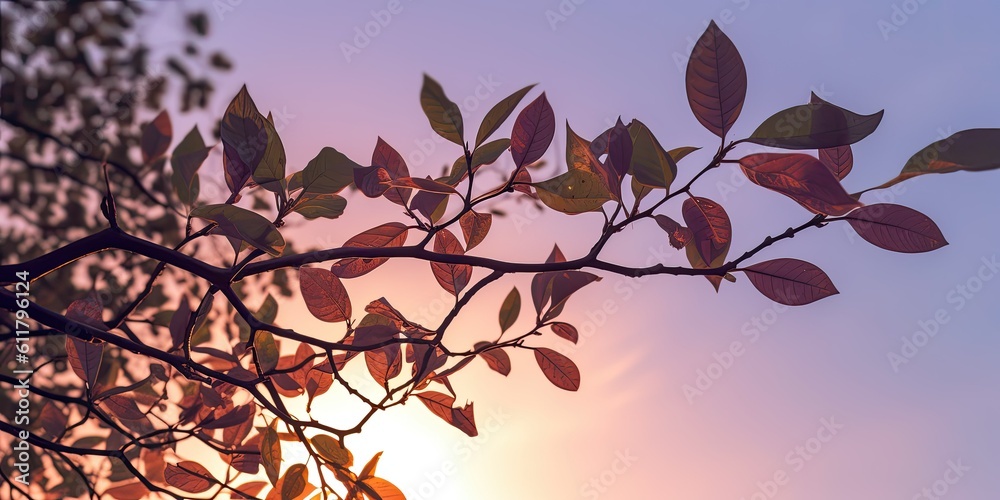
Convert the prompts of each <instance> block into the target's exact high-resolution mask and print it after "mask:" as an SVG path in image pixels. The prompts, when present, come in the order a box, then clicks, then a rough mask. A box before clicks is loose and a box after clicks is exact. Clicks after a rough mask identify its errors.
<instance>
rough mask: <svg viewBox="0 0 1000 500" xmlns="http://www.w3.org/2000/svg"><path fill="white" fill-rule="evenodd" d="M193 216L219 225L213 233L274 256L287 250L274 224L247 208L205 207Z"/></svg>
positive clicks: (224, 205)
mask: <svg viewBox="0 0 1000 500" xmlns="http://www.w3.org/2000/svg"><path fill="white" fill-rule="evenodd" d="M191 216H192V217H198V218H201V219H205V220H210V221H212V222H215V223H217V224H218V226H217V227H216V228H215V229H213V230H212V232H213V233H219V234H223V235H226V236H228V237H230V238H235V239H238V240H240V241H245V242H246V243H249V244H250V245H252V246H253V247H254V248H257V249H258V250H262V251H264V252H266V253H268V254H271V255H273V256H278V255H281V252H282V250H284V249H285V239H284V238H283V237H282V236H281V233H280V232H278V229H277V228H276V227H274V224H272V223H271V221H269V220H267V219H265V218H264V217H262V216H261V215H258V214H257V213H255V212H251V211H249V210H247V209H245V208H240V207H237V206H235V205H227V204H220V205H204V206H200V207H198V208H195V209H194V210H192V211H191Z"/></svg>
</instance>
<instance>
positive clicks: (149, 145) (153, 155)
mask: <svg viewBox="0 0 1000 500" xmlns="http://www.w3.org/2000/svg"><path fill="white" fill-rule="evenodd" d="M172 138H173V130H172V127H171V125H170V115H169V114H167V112H166V111H160V114H158V115H156V118H154V119H153V121H151V122H149V123H148V124H147V125H146V126H144V127H143V128H142V140H141V142H140V144H141V148H140V149H141V150H142V162H143V163H144V164H148V163H149V162H151V161H153V160H155V159H157V158H159V157H161V156H163V154H164V153H166V152H167V148H168V147H170V140H171V139H172Z"/></svg>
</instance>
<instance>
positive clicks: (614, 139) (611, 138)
mask: <svg viewBox="0 0 1000 500" xmlns="http://www.w3.org/2000/svg"><path fill="white" fill-rule="evenodd" d="M608 162H610V163H611V166H613V167H614V169H615V172H617V173H618V178H619V179H621V178H622V177H624V176H625V174H626V173H628V168H629V165H631V164H632V136H631V135H629V132H628V127H626V126H625V124H624V123H622V119H621V117H620V116H619V117H618V122H617V123H615V126H614V128H612V129H611V130H609V131H608Z"/></svg>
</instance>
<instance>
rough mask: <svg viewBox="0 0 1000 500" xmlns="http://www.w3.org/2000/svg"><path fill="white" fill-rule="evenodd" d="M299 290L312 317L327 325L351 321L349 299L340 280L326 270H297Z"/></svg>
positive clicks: (312, 268)
mask: <svg viewBox="0 0 1000 500" xmlns="http://www.w3.org/2000/svg"><path fill="white" fill-rule="evenodd" d="M299 288H300V289H301V291H302V298H303V299H304V300H305V302H306V307H307V308H309V312H311V313H312V315H313V316H315V317H317V318H319V319H321V320H323V321H326V322H328V323H337V322H340V321H347V320H349V319H351V298H350V296H348V295H347V289H346V288H344V285H343V283H341V282H340V278H338V277H337V275H335V274H333V273H332V272H330V271H327V270H326V269H319V268H314V267H302V268H299Z"/></svg>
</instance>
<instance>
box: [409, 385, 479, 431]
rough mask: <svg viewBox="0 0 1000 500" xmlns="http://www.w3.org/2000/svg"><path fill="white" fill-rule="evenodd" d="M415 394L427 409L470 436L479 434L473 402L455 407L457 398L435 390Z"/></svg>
mask: <svg viewBox="0 0 1000 500" xmlns="http://www.w3.org/2000/svg"><path fill="white" fill-rule="evenodd" d="M415 396H416V397H417V398H418V399H420V401H421V402H422V403H423V404H424V405H425V406H427V409H429V410H430V411H431V413H433V414H435V415H437V416H438V417H440V418H441V419H442V420H444V421H445V422H448V423H449V424H451V425H453V426H455V427H456V428H458V429H459V430H461V431H462V432H464V433H466V434H468V435H469V437H476V436H477V435H479V431H478V430H476V420H475V416H474V414H473V405H472V403H469V404H467V405H465V407H463V408H454V407H453V406H454V405H455V398H453V397H451V396H449V395H447V394H442V393H440V392H434V391H425V392H421V393H417V394H415Z"/></svg>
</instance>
